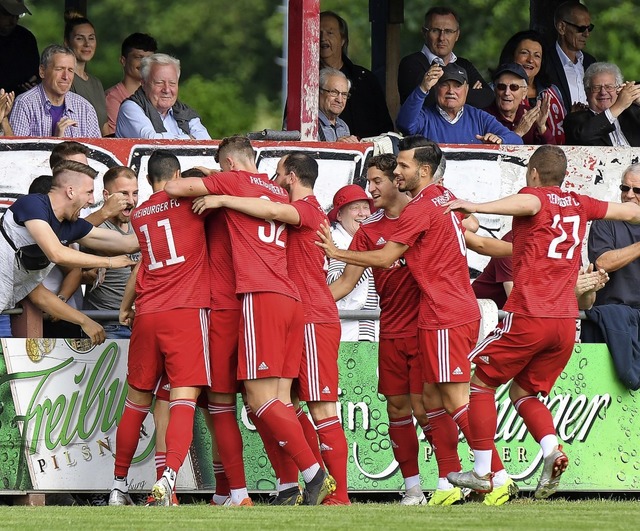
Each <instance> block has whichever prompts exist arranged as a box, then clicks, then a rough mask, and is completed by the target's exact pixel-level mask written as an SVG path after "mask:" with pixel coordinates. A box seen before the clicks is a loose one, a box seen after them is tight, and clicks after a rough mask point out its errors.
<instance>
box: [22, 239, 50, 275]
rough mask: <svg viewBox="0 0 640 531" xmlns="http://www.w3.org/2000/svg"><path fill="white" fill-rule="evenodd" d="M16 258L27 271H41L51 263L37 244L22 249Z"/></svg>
mask: <svg viewBox="0 0 640 531" xmlns="http://www.w3.org/2000/svg"><path fill="white" fill-rule="evenodd" d="M16 256H17V257H18V260H19V262H20V264H22V267H24V268H25V269H26V270H27V271H39V270H40V269H44V268H45V267H47V266H48V265H49V264H50V263H51V261H50V260H49V259H48V258H47V255H46V254H44V253H43V252H42V249H40V246H39V245H38V244H37V243H34V244H32V245H25V246H23V247H20V248H19V249H18V250H17V251H16Z"/></svg>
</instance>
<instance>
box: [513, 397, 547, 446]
mask: <svg viewBox="0 0 640 531" xmlns="http://www.w3.org/2000/svg"><path fill="white" fill-rule="evenodd" d="M514 407H515V408H516V411H517V412H518V415H520V416H521V417H522V420H524V423H525V425H526V426H527V429H528V430H529V433H531V436H532V437H533V438H534V439H535V440H536V441H537V442H540V441H541V440H542V438H543V437H544V436H545V435H555V433H556V430H555V428H554V426H553V416H552V415H551V412H550V411H549V409H548V408H547V406H545V405H544V404H543V403H542V402H540V400H538V398H537V397H535V396H525V397H523V398H521V399H520V400H518V401H517V402H516V403H515V404H514Z"/></svg>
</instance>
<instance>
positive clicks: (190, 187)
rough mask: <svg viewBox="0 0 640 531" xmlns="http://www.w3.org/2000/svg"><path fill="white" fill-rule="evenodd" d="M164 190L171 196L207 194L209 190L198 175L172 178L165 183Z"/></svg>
mask: <svg viewBox="0 0 640 531" xmlns="http://www.w3.org/2000/svg"><path fill="white" fill-rule="evenodd" d="M164 191H165V192H166V193H167V194H168V195H169V196H171V197H200V196H201V195H208V194H209V190H207V187H206V186H205V185H204V182H203V181H202V179H200V178H199V177H187V178H185V179H173V180H171V181H168V182H167V183H166V184H165V186H164Z"/></svg>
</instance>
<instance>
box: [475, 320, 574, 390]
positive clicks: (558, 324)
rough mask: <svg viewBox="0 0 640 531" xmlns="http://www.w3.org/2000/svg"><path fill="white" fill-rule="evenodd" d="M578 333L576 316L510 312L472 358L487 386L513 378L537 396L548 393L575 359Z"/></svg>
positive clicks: (477, 371)
mask: <svg viewBox="0 0 640 531" xmlns="http://www.w3.org/2000/svg"><path fill="white" fill-rule="evenodd" d="M575 334H576V320H575V319H550V318H543V317H528V316H525V315H514V314H512V313H508V314H507V316H506V317H505V318H504V319H503V320H502V322H501V323H500V324H499V325H498V327H497V328H496V329H495V330H494V331H493V332H491V333H490V334H489V335H488V336H487V337H486V338H484V340H482V341H481V342H480V343H479V344H478V346H477V347H476V348H475V349H474V350H473V351H472V352H471V354H469V359H470V360H471V361H473V362H474V363H475V364H476V373H475V374H476V376H477V377H478V378H479V379H480V380H482V381H483V382H484V383H486V384H487V385H490V386H492V387H498V386H499V385H501V384H504V383H507V382H508V381H509V380H511V379H513V381H514V382H516V383H517V384H518V385H519V386H520V387H522V388H523V389H524V390H525V391H528V392H529V393H531V394H533V395H536V394H538V393H542V394H543V395H547V394H549V391H551V388H552V387H553V384H554V383H555V381H556V380H557V378H558V376H560V374H561V373H562V371H563V370H564V368H565V367H566V365H567V362H568V361H569V358H571V354H572V353H573V347H574V345H575Z"/></svg>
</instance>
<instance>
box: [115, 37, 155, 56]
mask: <svg viewBox="0 0 640 531" xmlns="http://www.w3.org/2000/svg"><path fill="white" fill-rule="evenodd" d="M131 50H142V51H145V52H153V53H156V52H157V51H158V43H157V42H156V40H155V39H154V38H153V37H152V36H151V35H147V34H146V33H132V34H131V35H129V36H128V37H127V38H126V39H125V40H123V41H122V50H121V52H122V57H126V56H127V55H129V53H130V52H131Z"/></svg>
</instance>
